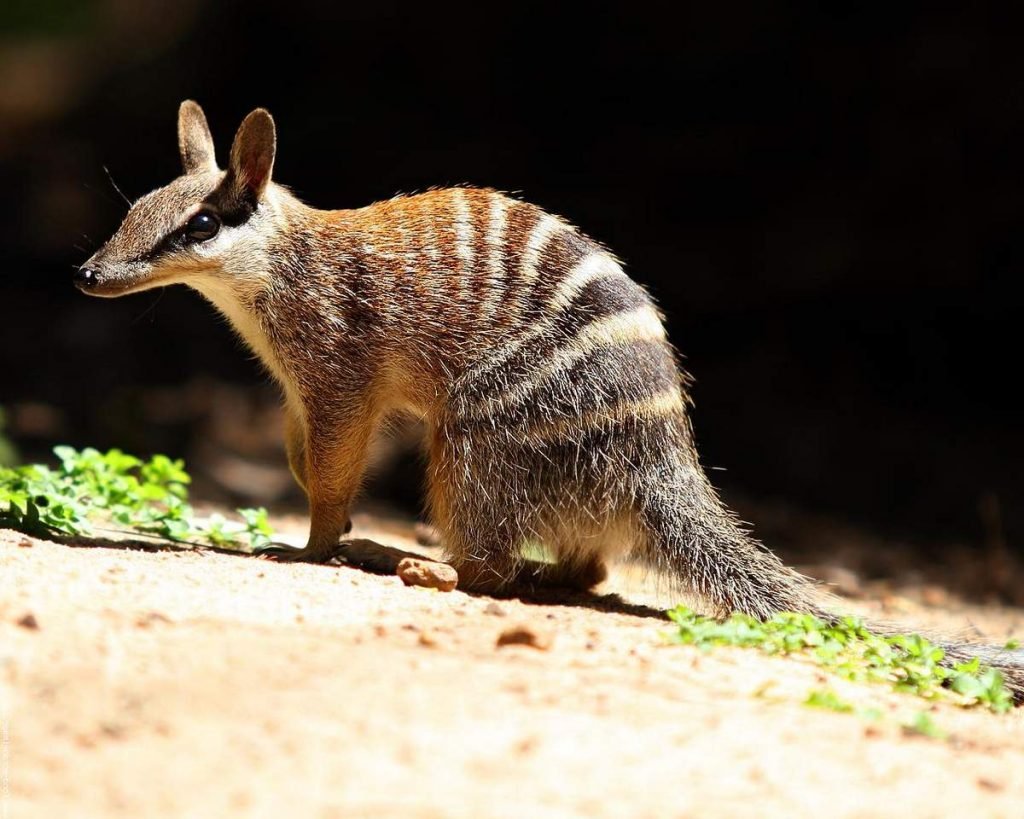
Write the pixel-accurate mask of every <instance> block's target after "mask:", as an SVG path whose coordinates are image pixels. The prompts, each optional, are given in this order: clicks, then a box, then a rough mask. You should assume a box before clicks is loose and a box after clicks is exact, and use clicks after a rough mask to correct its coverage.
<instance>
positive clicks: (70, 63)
mask: <svg viewBox="0 0 1024 819" xmlns="http://www.w3.org/2000/svg"><path fill="white" fill-rule="evenodd" d="M822 5H825V4H822ZM850 5H851V7H848V8H845V9H843V10H841V11H831V12H826V11H823V10H821V9H820V8H814V7H812V6H790V7H780V6H779V4H760V3H744V2H737V3H706V2H705V3H692V4H666V5H645V4H641V3H632V4H630V3H621V4H616V5H613V6H607V7H605V6H598V5H593V4H591V5H589V6H588V7H587V8H586V9H570V8H569V7H567V6H561V5H558V4H545V5H534V4H528V3H516V4H509V3H503V4H484V3H480V4H475V5H472V6H465V7H461V8H451V7H449V8H442V7H439V6H435V5H434V4H422V3H408V4H406V3H396V2H387V0H384V1H383V2H376V3H359V4H344V3H338V4H326V3H323V4H321V3H317V2H312V1H311V0H291V2H288V3H281V2H279V1H275V2H224V3H207V4H200V3H197V2H194V0H189V1H188V2H177V3H174V4H170V3H166V4H158V3H138V2H129V1H128V0H118V1H117V2H114V1H113V0H105V1H104V2H98V1H97V2H77V3H73V2H66V0H65V2H54V0H44V1H43V2H39V1H38V0H36V1H35V2H27V0H14V1H13V2H12V0H5V3H4V5H3V10H2V11H0V19H2V20H3V25H2V29H0V189H2V190H3V192H4V195H3V197H2V205H0V207H2V209H3V212H2V218H0V248H2V254H3V256H2V261H3V264H2V275H3V279H2V289H0V373H2V374H0V405H3V406H5V407H6V408H7V414H8V422H9V423H8V426H9V429H8V434H9V435H11V436H12V437H13V438H14V440H15V443H16V444H17V445H18V446H19V447H20V449H21V451H22V453H23V454H24V455H25V456H26V457H28V456H33V457H36V456H38V455H39V454H40V453H42V454H45V450H46V447H48V446H49V445H50V444H51V443H53V442H55V441H56V440H58V439H59V440H63V441H67V442H70V443H75V444H85V443H93V444H98V445H102V446H108V445H120V446H123V447H125V448H128V449H134V450H137V451H142V452H146V451H154V450H165V451H169V452H171V453H173V454H197V457H199V459H200V463H199V464H195V463H193V464H192V466H193V468H194V471H198V472H203V471H204V467H203V457H205V456H204V453H205V454H207V455H208V454H209V449H208V448H206V449H204V448H203V447H204V445H203V443H202V441H204V440H205V439H206V438H208V437H210V436H212V435H213V432H214V431H216V430H217V429H220V430H221V431H222V433H223V430H225V429H226V430H228V432H227V433H223V434H222V435H221V443H219V444H218V446H219V447H221V449H222V450H231V451H236V452H237V453H241V455H240V456H239V457H243V458H250V457H252V458H253V459H254V461H255V460H258V459H259V457H264V458H269V459H270V460H271V461H272V460H273V459H274V458H278V459H279V458H280V449H279V441H278V439H277V437H276V433H275V432H274V431H273V429H272V428H273V427H274V426H275V424H274V423H273V421H270V422H266V412H265V408H266V407H268V406H269V407H272V406H273V405H274V402H275V397H274V393H273V391H272V389H270V388H269V387H267V386H265V385H263V386H260V385H261V384H262V383H263V381H264V379H263V378H262V376H261V374H260V372H259V370H258V368H257V367H256V366H255V365H254V364H253V363H252V362H251V361H250V360H249V358H248V356H246V355H245V354H243V353H242V352H240V350H239V348H238V345H237V343H236V342H235V340H234V339H233V337H232V335H231V333H230V332H229V330H228V329H227V328H226V327H225V326H224V324H223V322H222V321H221V320H219V319H218V318H217V317H216V316H215V315H214V314H213V312H212V310H211V308H209V307H207V306H206V305H205V304H204V303H203V302H202V301H201V300H200V298H199V297H198V296H197V295H195V294H192V293H190V292H188V291H186V290H184V289H183V288H178V289H172V290H169V291H167V292H164V293H161V294H158V293H147V294H142V295H138V296H134V297H130V298H126V299H123V300H118V301H99V300H88V299H86V298H85V297H82V296H79V295H78V294H77V293H76V292H75V291H74V290H73V289H72V287H71V282H70V274H71V270H72V266H73V265H75V264H77V263H80V262H81V261H83V260H84V259H85V258H86V257H87V256H88V255H89V253H91V251H92V249H94V248H95V247H96V246H98V244H100V243H101V242H102V241H103V240H104V239H105V238H106V237H107V236H108V235H109V234H110V233H111V232H112V231H113V230H114V229H115V228H116V226H117V224H118V221H119V219H120V217H121V215H122V214H123V212H124V209H125V207H124V204H123V202H121V201H120V199H119V197H118V195H117V194H116V193H115V192H114V189H113V187H112V184H111V182H110V181H109V180H108V179H107V176H106V174H105V171H104V166H106V167H107V168H109V171H110V174H111V175H112V177H113V178H114V179H115V180H116V182H117V184H118V185H119V186H120V187H121V188H122V189H123V190H124V192H125V194H127V196H129V197H131V198H135V197H137V196H139V195H141V194H143V193H145V192H146V191H148V190H150V189H151V188H153V187H156V186H159V185H162V184H165V183H166V182H168V181H169V180H170V179H171V178H172V177H173V176H175V175H176V174H177V173H178V157H177V151H176V137H175V119H176V111H177V105H178V103H179V101H180V100H181V99H183V98H186V97H194V98H196V99H197V100H199V101H200V102H201V103H202V104H203V106H204V107H205V109H206V112H207V115H208V117H209V119H210V123H211V126H212V128H213V131H214V135H215V138H216V140H217V143H218V150H219V152H220V156H221V158H223V157H224V155H225V154H226V151H227V148H228V146H229V145H230V139H231V136H232V134H233V132H234V129H235V128H236V127H237V125H238V123H239V121H240V120H241V118H242V117H243V116H244V115H245V113H246V112H247V111H248V110H250V109H251V108H253V107H255V106H258V105H262V106H266V107H268V108H269V109H270V110H271V111H272V112H273V114H274V116H275V118H276V120H277V123H278V134H279V150H278V160H277V165H276V168H275V177H276V178H277V179H278V180H279V181H282V182H285V183H286V184H289V185H290V186H292V187H293V188H294V189H295V190H296V192H297V193H298V194H299V195H300V196H302V197H303V198H305V199H306V200H307V201H309V202H311V203H313V204H316V205H320V206H324V207H355V206H359V205H362V204H367V203H369V202H371V201H373V200H376V199H380V198H385V197H388V196H390V195H392V194H394V193H395V192H398V191H411V190H415V189H422V188H424V187H427V186H429V185H438V184H445V183H461V182H468V183H473V184H480V185H489V186H494V187H497V188H502V189H506V190H513V191H519V192H521V193H522V195H523V196H524V197H525V198H527V199H529V200H531V201H533V202H536V203H537V204H539V205H541V206H543V207H545V208H547V209H549V210H551V211H554V212H556V213H560V214H563V215H565V216H566V217H568V218H569V219H570V220H572V221H574V222H576V223H577V224H579V225H580V226H581V227H582V228H583V229H584V230H585V231H586V232H587V233H589V234H590V235H592V236H593V237H595V238H597V239H599V240H601V241H602V242H604V243H606V244H607V245H609V246H610V247H611V248H612V249H614V251H615V252H616V253H617V254H618V255H619V256H621V257H622V258H623V259H624V260H625V261H626V262H627V264H628V269H629V270H630V272H631V273H632V275H633V276H634V277H635V278H636V279H638V280H639V281H641V282H643V283H645V284H646V285H648V286H649V288H650V289H651V290H652V291H653V293H654V294H655V295H656V297H657V298H658V299H659V300H660V302H661V304H662V305H663V307H664V309H665V311H666V313H667V315H668V319H669V325H670V332H671V334H672V337H673V339H674V341H675V343H676V345H677V346H678V347H679V349H680V350H681V351H682V352H683V353H684V354H685V356H686V360H687V367H688V368H689V369H690V370H691V371H692V373H693V374H694V375H695V376H696V378H697V384H696V388H695V399H696V402H697V408H696V410H695V414H694V415H695V425H696V429H697V434H698V440H699V442H700V445H701V451H702V454H703V458H704V461H705V463H706V464H707V465H709V466H714V467H717V466H721V467H728V471H719V472H714V473H713V477H714V480H715V481H716V483H718V484H719V485H721V486H722V487H723V488H724V489H725V491H726V493H727V494H730V493H733V494H741V495H748V496H753V497H759V498H781V499H784V500H785V501H786V502H787V503H791V504H793V505H795V506H798V507H800V508H805V509H810V510H815V511H820V512H822V513H825V514H828V515H832V516H834V517H836V518H837V519H845V520H851V521H856V522H859V523H862V524H866V525H869V526H871V527H874V528H876V529H877V530H879V531H887V532H893V533H901V534H906V535H908V536H911V537H917V538H928V539H930V540H932V541H934V542H936V543H941V542H946V541H959V542H961V543H963V542H967V543H978V544H983V543H984V542H985V541H986V540H991V539H992V538H997V539H1000V540H1002V539H1006V540H1007V541H1008V542H1009V544H1010V545H1011V546H1014V545H1018V546H1019V544H1020V543H1021V542H1022V539H1024V538H1022V536H1024V510H1022V509H1021V505H1020V500H1021V498H1022V497H1024V476H1022V473H1021V471H1020V469H1019V464H1020V463H1021V455H1022V454H1024V440H1022V437H1024V436H1022V428H1021V423H1020V402H1019V399H1018V395H1017V393H1018V389H1017V386H1018V385H1017V382H1018V379H1019V373H1018V366H1017V351H1018V349H1019V347H1020V345H1019V341H1018V337H1019V325H1020V320H1019V314H1020V309H1019V301H1018V298H1017V287H1016V280H1017V277H1018V275H1019V270H1020V261H1021V255H1022V254H1021V250H1020V242H1019V241H1018V237H1019V231H1018V223H1019V221H1020V218H1021V204H1022V202H1021V197H1020V195H1019V190H1020V183H1021V179H1022V172H1024V162H1022V159H1021V157H1022V147H1024V93H1022V90H1024V86H1022V72H1021V69H1022V64H1021V59H1020V57H1019V54H1020V49H1019V45H1018V40H1019V30H1018V29H1016V28H1015V27H1013V26H1011V25H1010V23H1009V20H1001V19H998V18H997V17H989V16H986V12H984V11H983V10H982V6H981V5H979V6H978V7H977V8H975V9H970V8H961V9H959V10H955V11H954V10H950V9H943V7H941V6H939V5H935V4H929V6H928V9H927V11H925V10H923V9H922V10H917V11H915V10H912V9H911V10H907V9H904V10H900V9H899V8H897V7H896V6H895V4H887V5H886V7H884V9H883V8H882V7H879V8H868V7H867V6H865V7H864V8H858V7H855V6H856V4H850ZM961 5H963V6H967V5H968V4H961ZM240 387H241V388H244V389H240ZM271 415H272V414H271ZM211 418H214V419H216V418H220V421H219V422H215V421H211ZM218 424H219V426H218ZM244 430H249V433H248V434H247V436H246V435H243V434H242V431H244ZM267 430H269V432H267ZM264 432H267V434H264ZM261 447H262V449H261ZM253 453H256V454H255V455H254V454H253ZM268 453H269V454H268ZM245 474H248V473H245ZM410 480H411V479H410ZM409 482H410V481H409V480H407V481H405V484H406V485H407V484H409ZM228 483H230V481H229V482H228ZM399 483H401V481H399ZM244 484H245V481H244V480H243V481H242V482H241V487H240V484H239V481H237V480H236V481H235V484H234V486H233V493H234V494H235V495H240V496H241V495H245V494H246V492H245V487H244ZM254 485H255V484H254ZM256 494H258V493H256ZM406 495H408V493H406ZM823 548H827V544H823Z"/></svg>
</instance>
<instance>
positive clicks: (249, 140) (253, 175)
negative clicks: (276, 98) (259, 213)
mask: <svg viewBox="0 0 1024 819" xmlns="http://www.w3.org/2000/svg"><path fill="white" fill-rule="evenodd" d="M276 150H277V135H276V132H275V131H274V120H273V118H272V117H271V116H270V113H269V112H268V111H267V110H266V109H264V108H257V109H256V110H255V111H253V112H252V113H251V114H249V116H247V117H246V118H245V119H244V120H242V124H241V125H240V126H239V127H238V133H237V134H235V141H234V143H232V145H231V162H230V164H229V165H228V174H229V175H230V176H231V181H232V184H234V185H235V186H236V187H237V188H238V189H239V192H240V193H243V194H247V195H248V196H250V197H252V198H254V199H259V198H260V197H261V196H262V195H263V191H265V190H266V189H267V184H268V183H269V182H270V174H271V172H272V171H273V170H274V152H275V151H276Z"/></svg>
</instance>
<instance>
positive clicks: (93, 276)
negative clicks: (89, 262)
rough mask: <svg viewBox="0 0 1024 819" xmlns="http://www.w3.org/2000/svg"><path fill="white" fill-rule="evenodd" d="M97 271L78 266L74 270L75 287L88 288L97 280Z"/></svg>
mask: <svg viewBox="0 0 1024 819" xmlns="http://www.w3.org/2000/svg"><path fill="white" fill-rule="evenodd" d="M99 278H100V276H99V273H97V272H96V271H95V270H93V269H92V268H89V267H80V268H78V270H76V271H75V287H77V288H78V289H79V290H88V289H89V288H90V287H92V286H93V285H95V284H96V282H97V281H99Z"/></svg>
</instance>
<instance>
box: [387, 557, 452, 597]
mask: <svg viewBox="0 0 1024 819" xmlns="http://www.w3.org/2000/svg"><path fill="white" fill-rule="evenodd" d="M395 573H396V574H397V575H398V576H399V577H400V578H401V579H402V582H403V583H405V585H406V586H425V587H426V588H428V589H437V590H438V591H444V592H449V591H452V590H453V589H454V588H455V587H456V586H457V585H458V584H459V575H458V572H456V571H455V569H453V568H452V567H451V566H449V565H448V564H447V563H438V562H437V561H434V560H420V559H419V558H415V557H404V558H402V559H401V560H400V561H399V563H398V569H397V570H396V572H395Z"/></svg>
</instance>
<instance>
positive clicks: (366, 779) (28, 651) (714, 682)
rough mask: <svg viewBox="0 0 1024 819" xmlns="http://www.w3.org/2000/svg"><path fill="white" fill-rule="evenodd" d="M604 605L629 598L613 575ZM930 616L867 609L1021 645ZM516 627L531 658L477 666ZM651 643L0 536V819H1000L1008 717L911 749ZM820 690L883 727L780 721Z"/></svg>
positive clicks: (792, 665) (433, 598) (1013, 734)
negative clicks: (819, 705) (527, 641)
mask: <svg viewBox="0 0 1024 819" xmlns="http://www.w3.org/2000/svg"><path fill="white" fill-rule="evenodd" d="M295 525H297V526H299V527H301V522H298V523H297V524H293V526H295ZM356 530H357V533H358V534H360V535H362V536H365V537H373V538H374V539H377V540H380V541H382V542H388V543H391V544H393V545H397V546H401V547H404V548H409V547H411V546H412V544H413V541H412V540H411V530H410V528H409V527H408V526H406V527H404V528H403V526H401V525H389V526H383V525H382V524H381V523H380V521H379V520H377V521H376V523H375V522H374V519H365V518H364V519H359V518H357V520H356ZM607 585H608V590H609V591H616V590H618V591H622V592H623V596H624V597H626V598H629V599H631V600H638V601H640V602H647V603H650V602H652V599H651V597H650V591H649V590H647V589H645V588H642V587H641V586H639V585H638V584H637V583H636V582H635V578H633V577H632V575H630V574H629V573H627V572H620V573H619V574H617V575H613V577H612V578H611V580H610V581H609V583H608V584H607ZM942 602H943V605H942V607H941V608H940V607H936V606H932V607H929V606H927V605H926V604H922V603H915V602H913V601H912V600H909V599H905V598H903V597H900V596H898V595H897V596H890V598H889V599H888V600H887V601H885V611H887V612H888V614H889V615H891V614H892V613H893V612H894V611H895V612H896V613H897V614H898V615H899V616H901V617H903V618H904V619H906V620H907V621H908V622H910V623H916V624H922V623H927V624H929V625H931V626H934V627H941V628H947V629H961V628H963V627H965V626H967V625H968V624H970V625H971V627H972V628H973V629H974V631H975V632H979V631H980V632H986V633H987V634H988V635H989V636H991V637H992V638H993V639H997V640H1002V639H1004V638H1005V637H1006V636H1007V634H1008V633H1009V632H1011V631H1014V630H1016V631H1017V633H1018V634H1020V633H1021V630H1022V628H1021V626H1022V624H1024V616H1022V612H1021V611H1020V610H1015V609H1005V608H1003V609H1000V608H994V607H988V608H986V607H981V606H968V605H966V604H962V603H957V602H956V601H955V600H950V599H944V600H943V601H942ZM851 608H856V609H858V610H859V611H864V612H874V613H877V612H879V611H880V610H882V602H880V601H879V600H875V599H866V600H861V601H857V602H856V603H851ZM520 625H523V626H526V627H527V628H529V629H531V630H532V631H533V632H534V633H535V634H536V635H537V636H538V638H539V640H540V642H541V643H544V644H545V645H546V647H545V648H535V647H531V646H525V645H513V646H503V647H499V646H498V638H499V636H500V635H501V634H502V633H503V632H505V631H506V630H508V629H510V628H513V627H517V626H520ZM667 631H668V624H667V623H666V622H665V621H664V620H662V619H660V618H659V616H658V612H657V609H656V608H655V607H650V608H645V607H644V606H642V605H640V606H629V605H625V604H623V603H621V602H620V601H619V600H618V599H617V598H615V597H604V598H599V599H585V598H580V597H576V598H570V599H566V600H562V601H558V600H550V601H548V602H546V603H536V602H532V603H528V602H523V601H519V600H501V601H495V600H492V599H490V598H486V597H478V596H469V595H466V594H464V593H462V592H460V591H455V592H452V593H448V594H445V593H441V592H437V591H431V590H426V589H420V588H407V587H405V586H403V584H402V583H401V581H400V580H399V579H397V578H396V577H382V576H376V575H371V574H367V573H365V572H362V571H359V570H357V569H353V568H350V567H345V566H340V567H339V566H326V567H323V566H299V565H281V564H276V563H271V562H267V561H263V560H256V559H252V558H246V557H239V556H231V555H222V554H213V553H201V552H194V551H184V552H179V551H156V550H143V549H137V548H124V547H118V546H117V545H116V544H107V545H106V546H93V547H91V548H83V547H71V546H67V545H61V544H57V543H51V542H45V541H37V540H30V539H27V538H24V537H23V536H21V535H19V534H16V533H13V532H8V531H5V532H0V686H2V688H0V709H2V711H0V721H2V727H3V733H2V758H0V773H2V782H0V788H2V792H0V803H2V811H0V815H2V816H3V817H4V818H5V819H6V817H37V816H47V817H49V816H54V817H68V816H75V817H93V816H96V817H146V816H175V817H177V816H190V817H226V816H233V817H234V816H239V817H279V816H315V817H364V816H365V817H389V816H411V817H534V816H588V817H605V816H607V817H623V816H630V817H684V816H701V817H706V816H758V817H772V816H779V817H799V816H815V817H818V816H830V817H854V816H872V817H876V816H909V817H917V816H921V817H928V816H964V815H970V816H986V817H994V816H1005V817H1020V816H1024V709H1022V710H1021V712H1020V713H1014V714H1011V715H1009V716H995V715H992V714H989V713H985V712H981V711H977V710H972V711H964V710H959V709H957V708H955V707H953V706H949V705H941V706H933V707H931V710H930V712H929V713H930V716H931V717H932V719H933V721H934V722H935V723H936V724H938V725H939V726H941V727H942V728H943V729H944V730H945V731H946V732H947V733H948V737H947V738H945V739H932V738H926V737H922V736H919V735H913V734H911V733H908V732H906V731H905V730H903V729H902V728H901V727H900V723H901V722H902V721H903V720H905V719H907V718H908V716H909V715H912V714H914V713H915V712H917V711H920V710H922V709H927V708H929V706H927V704H922V703H921V701H919V700H913V699H910V698H905V697H902V696H899V695H896V694H893V693H890V692H888V691H887V690H884V689H881V688H878V687H866V686H854V685H851V684H847V683H843V682H839V681H833V680H831V679H829V678H827V677H825V675H824V674H823V673H822V672H821V671H820V670H819V669H817V668H815V667H813V666H812V665H810V664H808V663H805V662H801V661H799V660H794V659H785V658H770V657H764V656H761V655H759V654H757V653H756V652H752V651H740V650H729V649H723V650H718V651H715V652H713V653H701V652H700V651H698V650H696V649H693V648H690V647H679V646H671V645H667V644H666V641H665V638H664V635H665V633H666V632H667ZM823 685H829V686H831V687H833V688H834V689H835V690H836V691H837V692H838V693H839V694H840V695H841V696H843V697H844V698H846V699H849V700H852V701H854V702H856V703H858V704H873V705H877V706H879V707H880V708H881V709H882V711H883V713H884V717H883V718H882V719H881V720H880V721H871V720H868V719H865V718H864V717H861V716H857V715H850V714H837V713H833V712H829V711H822V710H817V709H812V708H809V707H807V706H805V705H803V704H802V701H803V700H804V699H805V698H806V696H807V693H808V692H809V691H810V690H812V689H815V688H821V687H822V686H823Z"/></svg>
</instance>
